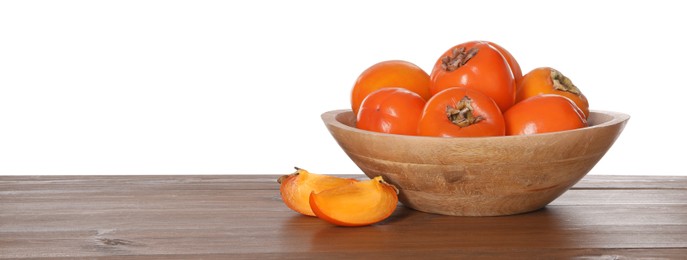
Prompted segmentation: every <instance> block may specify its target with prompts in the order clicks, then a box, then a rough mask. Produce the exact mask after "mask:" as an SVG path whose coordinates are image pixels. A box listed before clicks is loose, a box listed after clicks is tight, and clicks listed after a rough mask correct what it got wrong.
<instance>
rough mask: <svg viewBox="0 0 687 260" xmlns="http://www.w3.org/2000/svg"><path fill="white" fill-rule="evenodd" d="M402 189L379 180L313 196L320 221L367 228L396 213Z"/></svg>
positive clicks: (312, 206) (363, 182) (312, 200)
mask: <svg viewBox="0 0 687 260" xmlns="http://www.w3.org/2000/svg"><path fill="white" fill-rule="evenodd" d="M397 194H398V189H396V187H394V186H393V185H391V184H388V183H387V182H385V181H384V179H382V177H381V176H377V177H375V178H372V179H370V180H366V181H359V182H356V183H351V184H348V185H343V186H339V187H336V188H333V189H328V190H324V191H321V192H312V193H311V194H310V207H311V208H312V210H313V211H314V212H315V215H317V217H318V218H320V219H323V220H326V221H327V222H330V223H332V224H335V225H339V226H365V225H371V224H374V223H377V222H379V221H382V220H384V219H386V218H388V217H389V216H390V215H391V213H393V212H394V210H396V206H397V204H398V195H397Z"/></svg>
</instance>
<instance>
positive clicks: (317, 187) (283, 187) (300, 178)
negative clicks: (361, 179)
mask: <svg viewBox="0 0 687 260" xmlns="http://www.w3.org/2000/svg"><path fill="white" fill-rule="evenodd" d="M277 181H278V182H279V183H280V186H279V192H280V193H281V198H282V200H283V201H284V204H286V206H288V207H289V208H290V209H292V210H294V211H296V212H298V213H301V214H303V215H308V216H315V213H314V212H313V211H312V209H310V202H309V196H310V193H312V192H320V191H323V190H326V189H331V188H334V187H338V186H343V185H347V184H350V183H354V182H357V180H356V179H350V178H340V177H335V176H329V175H324V174H317V173H310V172H308V171H306V170H304V169H301V168H298V167H296V172H294V173H292V174H289V175H284V176H281V177H279V179H278V180H277Z"/></svg>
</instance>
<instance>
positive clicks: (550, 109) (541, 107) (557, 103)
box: [503, 94, 587, 135]
mask: <svg viewBox="0 0 687 260" xmlns="http://www.w3.org/2000/svg"><path fill="white" fill-rule="evenodd" d="M503 117H504V118H505V120H506V135H531V134H540V133H550V132H558V131H564V130H571V129H577V128H582V127H586V126H587V119H586V118H585V116H584V114H583V113H582V110H580V108H578V107H577V105H575V103H573V102H572V101H571V100H570V99H568V98H566V97H563V96H559V95H553V94H543V95H538V96H534V97H531V98H528V99H525V100H523V101H521V102H518V103H517V104H515V105H514V106H513V107H511V108H510V109H508V111H506V112H505V113H503Z"/></svg>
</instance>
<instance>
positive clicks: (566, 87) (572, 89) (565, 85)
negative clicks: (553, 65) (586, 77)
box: [551, 69, 582, 96]
mask: <svg viewBox="0 0 687 260" xmlns="http://www.w3.org/2000/svg"><path fill="white" fill-rule="evenodd" d="M551 80H552V81H553V88H554V89H555V90H560V91H565V92H569V93H572V94H575V95H578V96H579V95H581V94H582V92H581V91H580V89H579V88H577V87H576V86H575V84H573V83H572V80H570V78H568V77H566V76H565V75H563V73H561V72H560V71H558V70H555V69H551Z"/></svg>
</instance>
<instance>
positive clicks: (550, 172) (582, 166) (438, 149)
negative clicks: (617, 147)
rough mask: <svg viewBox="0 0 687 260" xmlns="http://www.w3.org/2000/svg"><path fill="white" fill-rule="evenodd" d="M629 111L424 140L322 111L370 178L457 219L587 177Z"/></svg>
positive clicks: (536, 203) (541, 202)
mask: <svg viewBox="0 0 687 260" xmlns="http://www.w3.org/2000/svg"><path fill="white" fill-rule="evenodd" d="M629 118H630V117H629V115H627V114H623V113H617V112H605V111H592V112H591V113H590V116H589V118H588V123H589V126H588V127H584V128H579V129H574V130H567V131H560V132H553V133H543V134H535V135H518V136H498V137H464V138H458V137H456V138H451V137H427V136H410V135H396V134H385V133H379V132H372V131H366V130H361V129H358V128H356V127H355V125H356V119H355V115H354V114H353V112H352V111H351V110H334V111H329V112H325V113H324V114H322V120H323V121H324V123H325V125H326V126H327V128H328V130H329V132H330V133H331V134H332V136H333V137H334V139H335V140H336V142H337V143H338V144H339V146H340V147H341V148H342V149H343V150H344V152H345V153H346V154H347V155H348V156H349V157H350V159H351V160H352V161H353V162H354V163H355V164H356V165H357V166H358V167H359V168H360V169H361V170H362V171H363V172H364V173H365V175H367V176H368V177H370V178H373V177H376V176H383V178H384V179H385V180H386V181H387V182H389V183H391V184H393V185H395V186H396V187H397V188H398V189H399V190H400V193H399V200H400V201H401V202H402V203H403V204H404V205H405V206H408V207H410V208H413V209H416V210H419V211H424V212H429V213H437V214H443V215H454V216H501V215H512V214H519V213H525V212H530V211H534V210H537V209H540V208H542V207H544V206H546V205H547V204H549V203H550V202H551V201H553V200H554V199H556V198H557V197H558V196H560V195H561V194H563V193H564V192H566V191H567V190H568V189H569V188H570V187H571V186H573V185H574V184H575V183H577V182H578V181H579V180H580V179H582V177H584V176H585V175H586V174H587V173H588V172H589V171H590V170H591V169H592V168H593V167H594V165H596V163H597V162H599V160H601V158H602V157H603V156H604V154H606V152H607V151H608V149H610V147H611V146H612V145H613V143H614V142H615V140H616V139H617V138H618V136H619V135H620V133H621V132H622V130H623V128H624V127H625V124H626V123H627V121H628V120H629Z"/></svg>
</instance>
